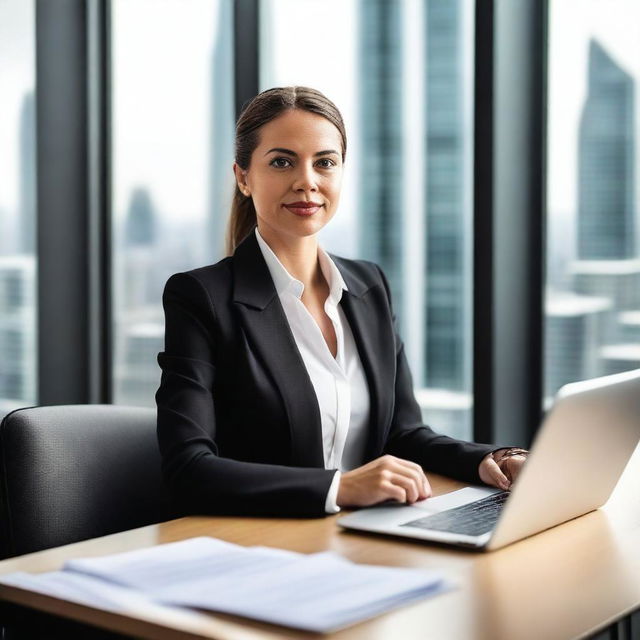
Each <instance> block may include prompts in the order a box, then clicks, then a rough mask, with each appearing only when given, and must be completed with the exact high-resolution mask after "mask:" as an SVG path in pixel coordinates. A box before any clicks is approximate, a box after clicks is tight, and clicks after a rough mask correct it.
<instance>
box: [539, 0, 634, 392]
mask: <svg viewBox="0 0 640 640" xmlns="http://www.w3.org/2000/svg"><path fill="white" fill-rule="evenodd" d="M639 78H640V7H639V6H638V3H637V2H635V1H634V0H588V1H586V2H585V1H584V0H553V1H552V2H551V3H550V52H549V105H548V106H549V111H548V113H549V144H548V162H547V164H548V172H549V173H548V236H547V255H548V261H547V296H546V297H547V301H546V326H545V329H546V347H545V368H546V374H545V401H546V403H547V404H548V403H549V402H550V400H551V398H552V396H553V394H554V393H555V392H556V391H557V390H558V389H559V387H560V386H562V385H563V384H565V383H567V382H572V381H575V380H581V379H585V378H590V377H595V376H598V375H605V374H609V373H616V372H620V371H626V370H629V369H635V368H638V367H640V224H639V218H638V195H639V194H638V184H639V181H638V178H639V173H638V158H640V153H639V145H638V124H639V123H640V119H639V118H638V115H639V113H640V111H639V109H640V105H639V101H638V95H637V82H638V79H639Z"/></svg>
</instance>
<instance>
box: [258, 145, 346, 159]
mask: <svg viewBox="0 0 640 640" xmlns="http://www.w3.org/2000/svg"><path fill="white" fill-rule="evenodd" d="M273 151H276V152H278V153H286V154H287V155H289V156H293V157H294V158H297V157H298V154H297V153H296V152H295V151H291V149H282V148H281V147H274V148H273V149H269V151H267V153H271V152H273ZM267 153H265V154H264V155H265V156H266V155H267ZM332 153H335V154H336V155H337V156H339V155H340V154H339V153H338V152H337V151H334V150H333V149H326V150H325V151H318V153H314V154H313V157H314V158H317V157H318V156H328V155H331V154H332Z"/></svg>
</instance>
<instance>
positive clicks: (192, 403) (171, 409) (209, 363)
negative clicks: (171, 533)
mask: <svg viewBox="0 0 640 640" xmlns="http://www.w3.org/2000/svg"><path fill="white" fill-rule="evenodd" d="M162 303H163V307H164V312H165V350H164V351H163V352H160V353H159V354H158V363H159V365H160V367H161V369H162V376H161V382H160V387H159V388H158V391H157V392H156V403H157V406H158V423H157V430H158V442H159V446H160V453H161V456H162V471H163V476H164V478H165V481H166V483H167V484H168V486H169V488H170V490H171V492H172V493H173V495H174V498H175V499H177V501H178V504H179V506H180V507H181V510H186V511H188V512H192V513H193V512H196V513H205V514H223V513H224V514H241V515H277V516H323V515H326V513H325V499H326V496H327V492H328V491H329V486H330V485H331V481H332V479H333V476H334V474H335V471H334V470H325V469H311V468H300V467H287V466H283V465H271V464H260V463H253V462H243V461H239V460H233V459H230V458H224V457H222V456H220V455H219V453H218V447H217V445H216V430H217V425H216V412H215V407H214V384H215V380H216V376H219V375H222V376H223V375H225V372H224V371H223V370H219V369H218V367H217V358H216V351H217V349H218V348H219V345H218V344H216V329H215V327H216V314H215V311H214V306H213V304H212V302H211V300H210V298H209V294H208V292H207V291H206V289H205V288H204V286H203V285H202V283H201V282H200V281H199V280H198V279H197V278H196V277H195V276H194V275H192V274H190V273H188V272H185V273H178V274H174V275H173V276H171V278H169V280H168V282H167V284H166V286H165V289H164V293H163V297H162ZM247 392H248V394H250V390H248V391H247Z"/></svg>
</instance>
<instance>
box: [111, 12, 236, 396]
mask: <svg viewBox="0 0 640 640" xmlns="http://www.w3.org/2000/svg"><path fill="white" fill-rule="evenodd" d="M232 17H233V4H232V0H215V1H214V0H190V2H184V1H183V0H165V1H164V2H162V3H158V2H157V1H156V0H113V2H112V21H111V22H112V38H113V42H112V50H113V59H112V65H113V79H112V86H113V105H112V111H113V142H112V144H113V176H114V178H113V203H114V204H113V209H114V210H113V238H114V240H113V246H114V250H113V265H114V273H113V281H114V300H113V308H114V319H113V321H114V325H115V326H114V342H115V346H114V378H115V379H114V402H116V403H119V404H134V405H143V406H155V401H154V394H155V391H156V389H157V387H158V383H159V376H160V369H159V367H158V365H157V363H156V355H157V353H158V352H159V351H162V350H163V348H164V345H163V341H164V340H163V338H164V317H163V312H162V305H161V296H162V290H163V286H164V283H165V282H166V280H167V278H168V277H169V276H170V275H171V274H172V273H175V272H177V271H184V270H187V269H192V268H195V267H200V266H203V265H205V264H211V263H213V262H216V261H217V260H219V259H220V258H222V257H223V241H224V231H225V226H226V222H227V216H228V212H229V208H230V203H231V194H232V186H233V171H232V164H233V135H234V125H235V113H234V102H233V41H232V33H233V27H232Z"/></svg>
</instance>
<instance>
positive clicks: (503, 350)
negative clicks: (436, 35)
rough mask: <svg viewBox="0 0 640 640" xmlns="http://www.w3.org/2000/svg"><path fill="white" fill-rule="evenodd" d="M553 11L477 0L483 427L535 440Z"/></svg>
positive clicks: (477, 427) (516, 439) (478, 330)
mask: <svg viewBox="0 0 640 640" xmlns="http://www.w3.org/2000/svg"><path fill="white" fill-rule="evenodd" d="M546 14H547V4H546V2H544V1H540V0H510V1H509V2H496V1H494V0H478V2H477V4H476V74H475V77H476V86H475V103H476V115H475V172H474V179H475V187H474V192H475V213H474V437H475V439H476V440H479V441H485V442H497V443H507V444H514V445H528V444H529V443H530V442H531V439H532V437H533V435H534V433H535V430H536V428H537V426H538V423H539V420H540V416H541V409H542V375H543V333H542V332H543V314H544V307H543V300H544V282H545V281H544V246H545V242H544V211H545V172H544V158H545V153H544V150H545V135H546V131H545V105H546V95H545V93H546V92H545V88H546V61H545V57H546Z"/></svg>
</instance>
